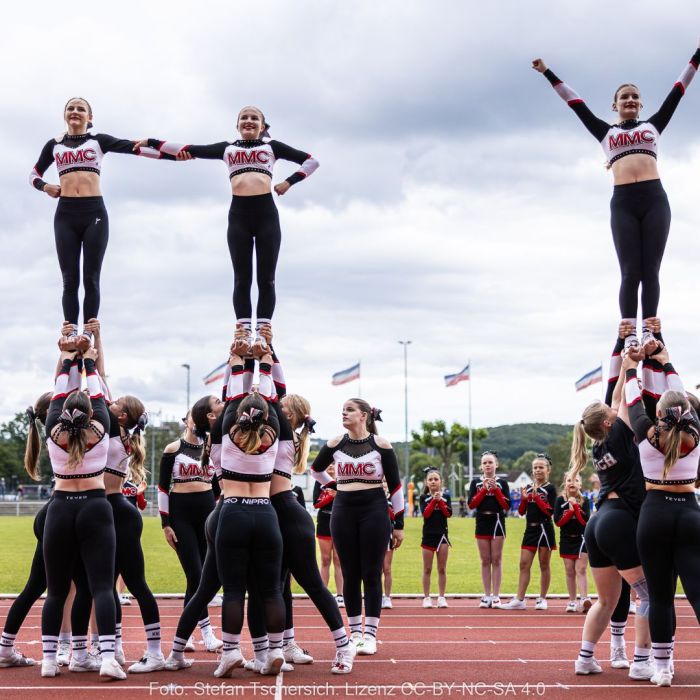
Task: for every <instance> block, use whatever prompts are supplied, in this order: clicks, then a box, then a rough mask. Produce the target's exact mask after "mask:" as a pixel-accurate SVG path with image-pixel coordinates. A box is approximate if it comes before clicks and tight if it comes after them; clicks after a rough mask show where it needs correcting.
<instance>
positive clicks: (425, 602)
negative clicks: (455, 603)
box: [423, 596, 433, 608]
mask: <svg viewBox="0 0 700 700" xmlns="http://www.w3.org/2000/svg"><path fill="white" fill-rule="evenodd" d="M423 607H424V608H432V607H433V601H432V600H431V598H430V596H426V597H425V598H423Z"/></svg>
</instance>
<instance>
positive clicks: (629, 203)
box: [610, 180, 671, 318]
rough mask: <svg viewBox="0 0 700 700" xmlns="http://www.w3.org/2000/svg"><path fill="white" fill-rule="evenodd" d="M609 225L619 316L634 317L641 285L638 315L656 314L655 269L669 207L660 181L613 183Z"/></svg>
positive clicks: (665, 235) (665, 236)
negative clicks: (617, 276) (619, 278)
mask: <svg viewBox="0 0 700 700" xmlns="http://www.w3.org/2000/svg"><path fill="white" fill-rule="evenodd" d="M610 225H611V227H612V234H613V241H614V243H615V250H616V252H617V259H618V261H619V263H620V272H621V273H622V282H621V284H620V315H621V317H622V318H637V294H638V291H639V285H640V284H641V285H642V317H643V318H648V317H649V316H656V312H657V309H658V306H659V294H660V291H659V269H660V268H661V259H662V258H663V256H664V249H665V248H666V240H667V239H668V232H669V229H670V227H671V207H670V206H669V204H668V197H667V196H666V192H665V191H664V188H663V187H662V186H661V180H645V181H644V182H633V183H631V184H629V185H615V189H614V191H613V196H612V199H611V200H610Z"/></svg>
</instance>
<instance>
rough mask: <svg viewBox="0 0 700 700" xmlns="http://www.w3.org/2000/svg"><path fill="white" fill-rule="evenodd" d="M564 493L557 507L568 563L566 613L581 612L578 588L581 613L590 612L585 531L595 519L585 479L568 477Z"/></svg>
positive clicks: (561, 548) (562, 552)
mask: <svg viewBox="0 0 700 700" xmlns="http://www.w3.org/2000/svg"><path fill="white" fill-rule="evenodd" d="M562 491H563V493H562V495H561V496H559V497H558V498H557V500H556V503H555V504H554V523H555V525H556V526H557V527H558V528H559V529H560V533H561V534H560V535H559V556H560V557H561V558H562V559H563V560H564V570H565V571H566V589H567V590H568V592H569V602H568V603H567V605H566V612H568V613H575V612H578V607H577V605H576V586H577V584H578V590H579V593H580V594H581V612H588V610H589V609H590V607H591V605H592V603H591V599H590V598H589V597H588V578H587V576H586V571H587V569H588V553H587V552H586V544H585V542H584V541H583V531H584V530H585V529H586V523H587V522H588V519H589V518H590V517H591V506H590V503H589V502H588V499H587V498H585V497H584V496H583V495H582V494H581V477H580V476H576V477H571V476H567V477H566V480H565V482H564V488H563V489H562Z"/></svg>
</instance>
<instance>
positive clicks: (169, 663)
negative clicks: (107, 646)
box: [129, 652, 194, 671]
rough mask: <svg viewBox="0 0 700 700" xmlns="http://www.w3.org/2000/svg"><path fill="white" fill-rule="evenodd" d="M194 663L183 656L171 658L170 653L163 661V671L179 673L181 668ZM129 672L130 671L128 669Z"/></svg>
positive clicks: (171, 654)
mask: <svg viewBox="0 0 700 700" xmlns="http://www.w3.org/2000/svg"><path fill="white" fill-rule="evenodd" d="M193 663H194V661H193V660H192V659H186V658H185V657H184V656H183V657H179V656H173V653H172V652H170V656H168V658H167V659H166V660H165V664H164V665H163V669H164V670H166V671H179V670H180V669H181V668H189V667H190V666H191V665H192V664H193ZM129 670H130V671H131V669H129Z"/></svg>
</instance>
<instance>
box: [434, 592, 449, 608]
mask: <svg viewBox="0 0 700 700" xmlns="http://www.w3.org/2000/svg"><path fill="white" fill-rule="evenodd" d="M437 606H438V608H446V607H448V605H447V601H446V600H445V596H444V595H440V596H438V599H437Z"/></svg>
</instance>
